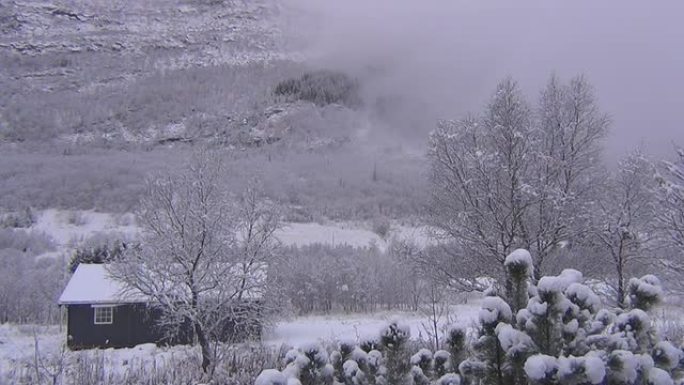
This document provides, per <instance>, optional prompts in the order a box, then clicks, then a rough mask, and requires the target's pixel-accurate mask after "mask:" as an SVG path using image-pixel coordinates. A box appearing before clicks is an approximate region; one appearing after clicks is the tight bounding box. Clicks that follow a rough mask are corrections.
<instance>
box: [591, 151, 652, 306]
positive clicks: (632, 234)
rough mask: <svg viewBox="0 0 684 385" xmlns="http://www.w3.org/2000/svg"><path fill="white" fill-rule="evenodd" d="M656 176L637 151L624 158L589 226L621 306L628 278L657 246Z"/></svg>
mask: <svg viewBox="0 0 684 385" xmlns="http://www.w3.org/2000/svg"><path fill="white" fill-rule="evenodd" d="M654 175H655V168H654V166H653V164H652V163H651V162H650V161H648V159H646V158H645V157H644V156H643V155H642V154H641V152H639V151H638V150H637V151H634V152H633V153H631V154H630V155H629V156H627V157H626V158H625V159H623V160H622V161H621V162H620V166H619V169H618V170H617V172H616V173H615V175H614V176H612V177H611V178H610V179H609V180H608V183H607V184H606V186H605V191H604V193H603V196H602V198H601V199H600V200H599V201H598V202H597V203H598V204H597V211H596V214H597V216H596V224H595V225H594V226H587V228H592V227H593V229H594V230H593V236H594V238H595V239H596V240H597V242H598V246H599V247H601V249H603V250H605V254H604V255H607V260H608V261H609V262H610V266H611V268H612V273H609V274H610V276H612V277H614V279H612V280H611V281H612V282H614V288H615V292H616V297H615V300H616V303H617V304H618V305H619V306H620V307H625V306H626V303H625V299H626V298H625V296H626V293H625V290H626V278H627V277H628V276H630V275H631V274H630V273H633V272H634V271H633V270H634V269H635V268H636V267H638V266H639V265H640V264H643V263H644V262H645V261H646V260H650V259H651V258H652V257H653V252H654V250H655V248H656V247H657V245H656V232H655V220H656V218H657V214H656V205H657V201H656V197H655V179H654V177H653V176H654ZM596 265H598V264H595V266H594V268H596V269H599V270H600V267H599V266H596Z"/></svg>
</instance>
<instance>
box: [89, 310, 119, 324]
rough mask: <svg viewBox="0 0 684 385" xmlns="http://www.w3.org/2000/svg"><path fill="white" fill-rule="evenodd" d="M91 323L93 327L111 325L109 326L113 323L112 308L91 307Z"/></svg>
mask: <svg viewBox="0 0 684 385" xmlns="http://www.w3.org/2000/svg"><path fill="white" fill-rule="evenodd" d="M103 313H104V314H103ZM98 315H99V317H98ZM93 323H94V324H95V325H111V324H113V323H114V306H93Z"/></svg>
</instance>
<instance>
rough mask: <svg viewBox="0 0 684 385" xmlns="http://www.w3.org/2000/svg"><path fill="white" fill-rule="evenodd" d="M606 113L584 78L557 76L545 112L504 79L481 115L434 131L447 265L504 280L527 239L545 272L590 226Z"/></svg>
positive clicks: (470, 275) (434, 210) (436, 205)
mask: <svg viewBox="0 0 684 385" xmlns="http://www.w3.org/2000/svg"><path fill="white" fill-rule="evenodd" d="M608 122H609V120H608V118H607V117H606V116H605V115H604V114H602V113H600V111H599V110H598V107H597V105H596V101H595V98H594V95H593V90H592V88H591V86H590V85H589V84H588V82H587V81H586V80H585V79H584V78H582V77H577V78H575V79H572V80H571V81H570V83H569V84H567V85H562V84H559V82H558V80H557V79H556V78H555V77H552V78H551V80H550V81H549V83H548V85H547V87H546V89H545V90H544V92H543V93H542V97H541V99H540V107H539V113H538V114H535V113H534V112H533V110H532V109H531V108H530V107H529V106H528V104H527V102H526V101H525V99H524V97H523V95H522V93H521V92H520V90H519V88H518V86H517V84H516V83H515V82H514V81H513V80H511V79H506V80H504V81H502V82H501V83H499V85H498V86H497V91H496V93H495V94H494V97H493V98H492V101H491V102H490V104H489V105H488V106H487V108H486V110H485V113H484V116H482V117H479V118H477V117H476V118H473V117H470V118H466V119H464V120H461V121H449V122H442V123H440V125H439V126H438V128H437V130H435V131H434V132H433V133H432V135H431V138H430V144H431V147H430V152H429V156H430V160H431V165H432V172H431V185H432V186H431V187H432V188H431V192H432V199H431V205H430V208H429V215H428V224H430V225H431V226H433V227H434V228H436V229H437V230H436V232H435V233H436V236H437V238H439V239H441V240H442V241H443V245H444V246H445V247H443V248H442V249H443V251H444V252H442V253H440V254H443V255H444V256H448V258H451V259H452V260H453V261H454V262H453V263H440V265H441V266H447V265H451V266H454V267H457V269H458V271H457V272H456V273H455V274H454V275H455V276H459V277H460V278H466V279H465V280H464V281H463V282H471V283H472V282H475V280H474V278H475V277H479V276H490V277H494V278H498V279H502V278H503V277H504V276H505V275H504V270H503V262H504V259H505V257H506V255H508V254H509V253H510V252H511V251H513V250H514V249H517V248H526V249H530V250H531V252H532V255H533V256H534V257H535V275H536V276H537V277H539V276H540V275H541V274H543V273H544V271H543V269H544V268H545V267H544V266H545V265H544V262H545V261H546V260H547V259H548V258H549V257H550V256H553V255H554V254H556V253H557V251H558V250H559V249H561V248H562V246H563V245H564V244H567V243H568V242H570V241H575V240H577V239H578V238H579V234H581V233H583V232H584V230H583V229H582V225H583V222H585V221H584V220H582V217H583V216H586V215H587V213H588V208H589V207H590V205H589V204H586V203H585V202H586V201H589V200H590V199H591V197H592V196H593V195H592V194H593V185H594V184H593V183H592V182H593V181H594V180H595V175H596V174H595V171H596V169H597V168H598V166H597V164H598V162H597V160H598V156H599V154H600V149H601V147H600V140H601V139H602V138H603V137H604V136H605V134H606V131H607V127H608ZM433 255H435V254H433ZM437 256H438V254H437ZM464 272H465V274H466V276H465V277H464Z"/></svg>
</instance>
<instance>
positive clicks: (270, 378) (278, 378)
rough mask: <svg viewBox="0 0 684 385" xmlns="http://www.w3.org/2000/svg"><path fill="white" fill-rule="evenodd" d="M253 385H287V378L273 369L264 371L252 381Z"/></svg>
mask: <svg viewBox="0 0 684 385" xmlns="http://www.w3.org/2000/svg"><path fill="white" fill-rule="evenodd" d="M254 385H289V383H288V381H287V378H285V376H284V375H283V374H282V373H280V372H279V371H277V370H275V369H266V370H264V371H263V372H261V374H259V376H258V377H257V378H256V381H254Z"/></svg>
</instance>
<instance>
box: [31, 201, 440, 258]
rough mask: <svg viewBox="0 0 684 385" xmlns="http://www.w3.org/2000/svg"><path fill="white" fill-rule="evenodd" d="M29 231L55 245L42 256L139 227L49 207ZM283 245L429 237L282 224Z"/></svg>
mask: <svg viewBox="0 0 684 385" xmlns="http://www.w3.org/2000/svg"><path fill="white" fill-rule="evenodd" d="M29 231H32V232H38V233H43V234H45V235H47V236H48V237H50V238H51V239H52V240H53V241H54V242H55V244H56V246H57V251H55V252H50V253H46V254H45V255H43V256H56V255H59V254H60V253H67V254H68V253H71V252H73V250H74V248H75V247H77V246H78V245H79V244H81V243H83V242H84V241H85V240H87V239H88V238H91V237H95V236H105V237H109V238H117V237H119V238H122V239H134V238H135V237H137V236H138V235H139V232H140V228H139V227H137V226H136V224H135V216H134V215H133V214H131V213H127V214H110V213H101V212H95V211H90V210H89V211H66V210H57V209H49V210H44V211H41V212H38V213H37V214H36V222H35V223H34V225H33V226H31V228H30V230H29ZM276 236H277V238H278V239H279V240H280V241H281V242H282V243H283V245H285V246H306V245H310V244H316V243H320V244H327V245H333V246H334V245H348V246H354V247H377V248H378V249H379V250H381V251H384V250H386V249H387V246H388V240H391V239H400V240H411V241H413V242H416V243H418V244H425V243H426V242H428V241H427V239H428V237H427V234H426V229H424V228H421V227H409V226H402V225H393V226H392V229H391V231H390V234H389V236H388V237H387V238H386V239H383V238H381V237H380V236H379V235H378V234H376V233H374V232H373V231H371V230H369V229H368V228H366V226H365V225H364V224H357V223H336V222H331V223H326V224H320V223H284V224H283V226H282V228H281V229H280V230H278V232H277V233H276Z"/></svg>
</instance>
